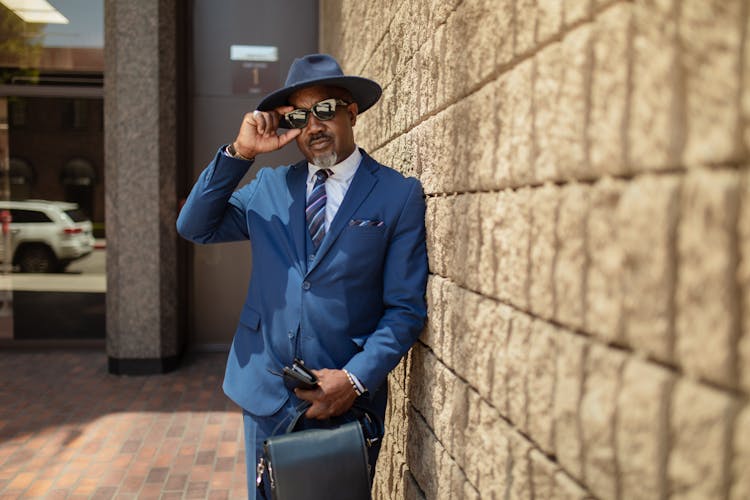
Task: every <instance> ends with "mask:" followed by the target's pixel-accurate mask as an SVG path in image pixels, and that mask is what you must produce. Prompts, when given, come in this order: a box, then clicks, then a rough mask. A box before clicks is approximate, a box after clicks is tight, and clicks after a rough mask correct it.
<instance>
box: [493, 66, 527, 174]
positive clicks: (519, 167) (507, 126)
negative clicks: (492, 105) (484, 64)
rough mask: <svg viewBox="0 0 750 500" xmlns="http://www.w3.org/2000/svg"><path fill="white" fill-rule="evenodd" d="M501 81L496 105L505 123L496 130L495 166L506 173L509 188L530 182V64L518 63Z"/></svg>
mask: <svg viewBox="0 0 750 500" xmlns="http://www.w3.org/2000/svg"><path fill="white" fill-rule="evenodd" d="M502 78H503V80H504V81H503V82H501V83H500V84H499V85H500V89H501V90H500V93H499V94H498V98H499V100H498V103H499V108H500V109H501V110H503V112H504V113H505V116H506V120H505V123H503V124H501V127H500V136H499V139H498V140H499V150H498V154H499V156H498V162H499V163H500V164H501V168H502V169H507V171H508V172H509V178H510V183H511V185H513V186H523V185H527V184H529V183H530V182H531V180H532V179H534V174H533V162H532V156H531V154H532V150H531V148H532V124H533V119H534V118H533V109H532V95H533V82H532V60H531V59H528V60H526V61H524V62H522V63H520V64H519V65H518V66H515V67H514V68H513V69H511V70H510V72H509V73H508V74H507V75H503V77H502Z"/></svg>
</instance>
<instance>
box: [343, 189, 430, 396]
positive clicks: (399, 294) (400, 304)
mask: <svg viewBox="0 0 750 500" xmlns="http://www.w3.org/2000/svg"><path fill="white" fill-rule="evenodd" d="M410 180H411V181H412V182H413V184H412V187H411V190H410V192H409V195H408V197H407V199H406V202H405V204H404V206H403V209H402V212H401V215H400V216H399V219H398V222H397V225H396V229H395V232H394V234H393V237H392V239H391V242H390V245H389V247H388V251H387V254H386V258H385V264H384V270H383V304H384V307H385V309H384V313H383V316H382V317H381V319H380V321H379V323H378V326H377V329H376V330H375V331H374V332H373V333H372V335H370V336H369V337H368V339H367V341H366V342H365V344H364V346H363V350H362V351H361V352H359V353H357V354H356V355H355V356H354V357H352V359H351V360H350V361H349V362H348V363H347V364H346V366H345V367H344V368H345V369H346V370H348V371H349V372H351V373H352V374H354V375H355V376H356V377H357V378H359V380H360V381H361V382H362V384H364V386H365V387H366V388H368V389H369V390H371V391H374V390H376V389H377V388H378V387H380V385H381V384H382V383H383V382H384V381H385V379H386V377H387V376H388V373H389V372H390V371H391V370H393V369H394V368H395V367H396V365H397V364H398V363H399V361H400V360H401V358H402V357H403V356H404V354H406V352H407V351H408V350H409V348H410V347H411V346H412V344H414V342H415V341H416V340H417V338H419V335H420V334H421V332H422V328H423V327H424V323H425V319H426V318H427V304H426V301H425V293H426V288H427V273H428V265H427V245H426V241H425V219H424V217H425V201H424V196H423V193H422V186H421V184H420V183H419V181H417V180H416V179H410Z"/></svg>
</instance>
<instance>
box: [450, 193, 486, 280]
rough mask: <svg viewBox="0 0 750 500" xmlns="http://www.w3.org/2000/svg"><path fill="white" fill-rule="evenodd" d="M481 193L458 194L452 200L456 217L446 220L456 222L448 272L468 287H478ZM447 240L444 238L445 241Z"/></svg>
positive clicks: (452, 277)
mask: <svg viewBox="0 0 750 500" xmlns="http://www.w3.org/2000/svg"><path fill="white" fill-rule="evenodd" d="M479 199H480V195H479V194H476V193H466V194H458V195H456V196H455V198H454V200H453V201H454V202H453V214H454V217H456V219H453V220H451V221H449V223H451V224H453V225H455V226H456V229H455V237H456V239H455V240H451V243H450V247H451V250H452V253H453V258H452V259H451V262H452V263H453V265H452V266H451V268H450V269H448V276H449V277H450V278H451V279H453V280H454V281H455V282H456V283H458V284H459V285H462V286H464V287H466V288H469V289H471V290H477V289H478V288H479V279H480V278H479V263H480V249H481V248H480V244H481V241H480V240H481V238H482V219H481V214H480V212H479ZM444 243H447V242H444Z"/></svg>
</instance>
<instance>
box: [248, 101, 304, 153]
mask: <svg viewBox="0 0 750 500" xmlns="http://www.w3.org/2000/svg"><path fill="white" fill-rule="evenodd" d="M292 109H294V108H292V107H291V106H282V107H280V108H276V109H275V110H273V111H253V112H252V113H247V114H245V117H244V118H243V119H242V125H241V126H240V131H239V133H238V134H237V139H235V140H234V150H235V151H237V152H238V153H239V154H241V155H242V156H244V157H245V158H255V157H256V156H257V155H259V154H260V153H270V152H271V151H276V150H277V149H281V148H283V147H284V146H286V145H287V144H289V143H290V142H292V141H293V140H294V138H295V137H297V136H298V135H299V134H300V133H301V132H302V130H300V129H291V130H289V131H288V132H286V133H284V134H282V135H277V134H276V129H277V128H279V121H280V120H281V115H282V114H283V113H287V112H289V111H291V110H292Z"/></svg>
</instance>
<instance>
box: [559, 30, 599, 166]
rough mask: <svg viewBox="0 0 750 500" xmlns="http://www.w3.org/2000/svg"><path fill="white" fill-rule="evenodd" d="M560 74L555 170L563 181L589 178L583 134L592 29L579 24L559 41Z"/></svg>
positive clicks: (588, 93) (586, 147) (588, 164)
mask: <svg viewBox="0 0 750 500" xmlns="http://www.w3.org/2000/svg"><path fill="white" fill-rule="evenodd" d="M561 59H562V64H563V74H562V77H561V79H560V98H559V106H558V108H557V111H556V112H557V113H558V125H559V128H558V129H557V131H556V142H557V146H556V147H557V158H558V171H559V173H560V176H561V177H562V178H564V179H578V180H583V179H592V178H594V177H595V176H596V172H594V171H592V170H591V166H590V161H589V152H588V138H587V135H586V121H587V118H586V115H587V113H588V103H589V95H590V92H591V64H592V51H591V26H590V25H582V26H579V27H577V28H576V29H575V30H573V31H571V32H570V33H568V34H567V35H565V38H563V40H562V45H561Z"/></svg>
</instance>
